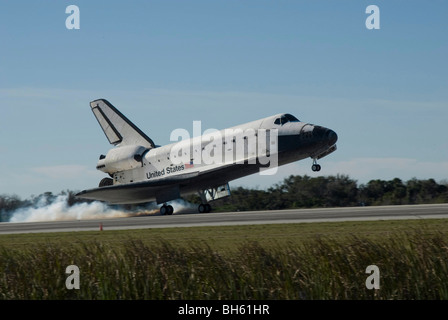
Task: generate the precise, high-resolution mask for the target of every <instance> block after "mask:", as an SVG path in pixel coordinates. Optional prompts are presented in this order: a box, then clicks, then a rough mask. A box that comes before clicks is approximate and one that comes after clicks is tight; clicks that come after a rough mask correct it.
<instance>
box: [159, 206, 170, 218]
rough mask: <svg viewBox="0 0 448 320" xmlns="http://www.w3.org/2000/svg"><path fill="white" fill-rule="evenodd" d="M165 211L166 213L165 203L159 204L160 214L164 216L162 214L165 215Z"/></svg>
mask: <svg viewBox="0 0 448 320" xmlns="http://www.w3.org/2000/svg"><path fill="white" fill-rule="evenodd" d="M167 213H168V207H167V206H165V205H163V206H161V207H160V214H161V215H162V216H164V215H166V214H167Z"/></svg>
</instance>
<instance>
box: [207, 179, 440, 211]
mask: <svg viewBox="0 0 448 320" xmlns="http://www.w3.org/2000/svg"><path fill="white" fill-rule="evenodd" d="M446 202H448V181H445V182H441V183H437V182H436V181H435V180H434V179H427V180H418V179H415V178H414V179H411V180H408V181H406V182H403V181H402V180H401V179H399V178H395V179H393V180H380V179H376V180H371V181H369V182H368V183H367V184H360V185H358V183H357V181H356V180H353V179H350V178H349V177H348V176H347V175H336V176H325V177H315V178H313V177H310V176H307V175H305V176H293V175H291V176H289V177H288V178H286V179H284V180H283V182H281V183H279V184H276V185H274V186H272V187H270V188H268V189H267V190H257V189H246V188H242V187H239V188H236V189H234V190H232V196H231V197H230V198H225V199H222V200H218V201H217V203H216V204H214V207H215V208H216V209H217V210H219V211H238V210H239V211H247V210H278V209H294V208H319V207H352V206H381V205H403V204H429V203H446Z"/></svg>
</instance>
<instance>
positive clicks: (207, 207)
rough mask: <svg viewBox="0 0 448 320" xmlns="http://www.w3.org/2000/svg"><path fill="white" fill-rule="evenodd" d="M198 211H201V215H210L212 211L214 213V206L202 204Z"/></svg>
mask: <svg viewBox="0 0 448 320" xmlns="http://www.w3.org/2000/svg"><path fill="white" fill-rule="evenodd" d="M198 211H199V213H209V212H210V211H212V206H211V205H209V204H208V203H205V204H202V203H201V204H200V205H199V206H198Z"/></svg>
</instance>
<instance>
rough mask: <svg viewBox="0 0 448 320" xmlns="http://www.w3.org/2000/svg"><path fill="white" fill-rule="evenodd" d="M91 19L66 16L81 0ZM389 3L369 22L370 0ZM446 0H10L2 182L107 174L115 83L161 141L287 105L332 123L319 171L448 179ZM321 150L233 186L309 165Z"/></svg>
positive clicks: (0, 21) (131, 112)
mask: <svg viewBox="0 0 448 320" xmlns="http://www.w3.org/2000/svg"><path fill="white" fill-rule="evenodd" d="M71 4H74V5H77V6H78V7H79V9H80V29H79V30H68V29H67V28H66V27H65V20H66V18H67V17H68V16H69V15H68V14H66V13H65V9H66V7H67V6H68V5H71ZM370 4H375V5H377V6H378V7H379V9H380V29H379V30H368V29H367V28H366V27H365V20H366V19H367V17H368V14H366V13H365V10H366V7H367V6H368V5H370ZM447 12H448V2H446V1H436V0H434V1H399V0H389V1H376V0H373V1H354V0H351V1H349V0H337V1H335V0H331V1H311V0H309V1H263V0H259V1H251V0H249V1H247V0H246V1H233V0H226V1H224V0H214V1H211V0H207V1H196V0H183V1H169V0H164V1H76V0H74V1H45V0H44V1H20V0H18V1H3V0H2V1H0V40H1V42H0V177H1V178H0V194H16V195H19V196H20V197H22V198H27V197H29V196H30V195H32V194H34V195H37V194H40V193H43V192H45V191H52V192H55V193H58V192H60V191H61V190H66V189H70V190H81V189H86V188H90V187H95V186H97V184H98V181H99V180H100V179H101V178H102V177H103V174H102V173H101V172H99V171H97V170H95V166H96V162H97V159H98V156H99V155H100V154H102V153H103V154H104V153H105V152H107V150H108V149H109V147H110V146H109V144H108V142H107V140H106V138H105V136H104V134H103V133H102V131H101V129H100V127H99V126H98V124H97V122H96V120H95V118H94V117H93V114H92V112H91V111H90V108H89V102H90V101H92V100H94V99H97V98H105V99H107V100H109V101H110V102H111V103H112V104H114V105H115V106H116V107H118V108H119V109H120V110H121V111H122V112H123V113H124V114H125V115H127V116H128V117H129V118H130V119H131V120H132V121H133V122H134V123H135V124H136V125H137V126H139V127H140V128H141V129H142V130H144V131H145V132H146V133H147V134H148V136H150V137H151V138H152V139H153V140H154V141H155V142H156V144H160V145H163V144H166V143H169V142H170V141H169V137H170V133H171V131H172V130H173V129H175V128H185V129H187V130H189V131H190V132H191V131H192V125H193V121H194V120H201V121H202V128H203V129H204V130H205V129H208V128H217V129H223V128H226V127H231V126H234V125H237V124H239V123H244V122H248V121H251V120H255V119H260V118H263V117H266V116H269V115H272V114H277V113H280V112H288V113H292V114H294V115H296V116H297V117H298V118H299V119H301V120H302V121H307V122H311V123H314V124H320V125H323V126H326V127H329V128H332V129H334V130H335V131H336V132H337V133H338V136H339V141H338V150H337V151H336V152H335V153H333V154H331V155H330V156H328V157H327V158H324V159H322V160H321V161H320V164H321V165H322V171H320V173H319V175H330V174H337V173H341V174H348V175H349V176H350V177H351V178H353V179H355V180H357V181H358V182H359V183H366V182H368V181H369V180H370V179H376V178H379V179H392V178H394V177H399V178H401V179H403V180H408V179H411V178H412V177H417V178H420V179H427V178H434V179H436V180H437V181H441V180H444V179H448V139H447V137H448V134H447V130H446V128H447V121H448V77H447V74H448V64H447V62H446V59H447V57H448V37H447V34H448V21H447V19H446V14H447ZM311 162H312V161H311V160H304V161H301V162H297V163H293V164H291V165H287V166H284V167H282V168H281V169H280V170H279V171H278V174H277V175H275V176H258V175H253V176H250V177H247V178H243V179H240V180H237V181H234V182H231V187H232V186H238V185H243V186H248V187H259V188H265V187H267V186H270V185H271V184H273V183H277V182H280V181H282V179H283V178H284V177H286V176H288V175H289V174H308V175H310V176H316V175H317V173H313V172H312V171H311V169H310V168H311Z"/></svg>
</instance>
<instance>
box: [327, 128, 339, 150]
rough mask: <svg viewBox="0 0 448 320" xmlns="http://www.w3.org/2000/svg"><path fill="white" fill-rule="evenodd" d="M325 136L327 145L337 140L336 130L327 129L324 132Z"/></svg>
mask: <svg viewBox="0 0 448 320" xmlns="http://www.w3.org/2000/svg"><path fill="white" fill-rule="evenodd" d="M325 136H326V138H327V140H328V145H329V146H332V145H334V144H335V143H336V141H338V135H337V134H336V132H334V131H333V130H331V129H327V132H326V133H325Z"/></svg>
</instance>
